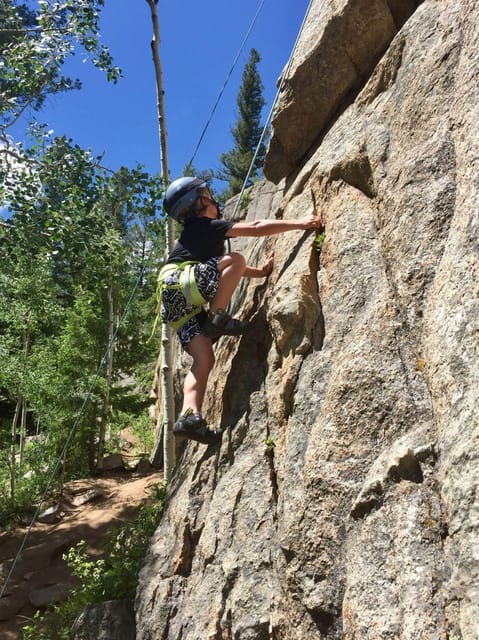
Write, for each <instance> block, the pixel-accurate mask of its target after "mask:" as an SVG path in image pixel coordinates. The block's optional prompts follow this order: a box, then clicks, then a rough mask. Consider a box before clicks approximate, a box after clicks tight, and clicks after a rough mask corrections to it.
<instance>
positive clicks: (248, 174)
mask: <svg viewBox="0 0 479 640" xmlns="http://www.w3.org/2000/svg"><path fill="white" fill-rule="evenodd" d="M312 4H313V0H310V2H309V5H308V8H307V9H306V13H305V14H304V18H303V22H302V23H301V26H300V28H299V31H298V35H297V37H296V40H295V42H294V45H293V49H292V51H291V55H290V57H289V60H288V64H287V65H286V68H285V71H284V73H283V74H282V76H281V82H280V85H279V87H278V91H277V92H276V96H275V99H274V100H273V104H272V105H271V109H270V110H269V114H268V117H267V118H266V123H265V125H264V127H263V131H262V132H261V136H260V139H259V141H258V144H257V146H256V150H255V152H254V156H253V159H252V160H251V164H250V166H249V169H248V173H247V174H246V178H245V179H244V182H243V186H242V188H241V191H240V194H239V196H238V198H237V200H236V203H235V207H234V209H233V213H232V214H231V220H234V219H235V217H236V214H237V212H238V209H239V207H240V206H241V201H242V198H243V194H244V192H245V189H246V185H247V184H248V180H249V177H250V175H251V172H252V170H253V167H254V164H255V162H256V158H257V157H258V153H259V150H260V147H261V144H262V142H263V139H264V137H265V135H266V131H267V129H268V126H269V123H270V120H271V118H272V116H273V112H274V109H275V108H276V103H277V102H278V100H279V95H280V93H281V91H282V90H283V87H284V85H285V82H286V79H287V77H288V74H289V71H290V69H291V65H292V64H293V58H294V53H295V51H296V47H297V46H298V41H299V38H300V37H301V33H302V31H303V28H304V25H305V23H306V20H307V18H308V15H309V12H310V10H311V6H312Z"/></svg>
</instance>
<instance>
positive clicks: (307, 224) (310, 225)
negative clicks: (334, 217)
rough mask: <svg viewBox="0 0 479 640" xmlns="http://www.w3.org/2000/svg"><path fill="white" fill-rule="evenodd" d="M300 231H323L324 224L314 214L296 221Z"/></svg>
mask: <svg viewBox="0 0 479 640" xmlns="http://www.w3.org/2000/svg"><path fill="white" fill-rule="evenodd" d="M298 223H299V225H300V229H323V228H324V224H323V221H322V220H321V218H320V217H319V216H318V215H316V212H314V213H313V214H312V215H310V216H308V217H306V218H301V219H300V220H298Z"/></svg>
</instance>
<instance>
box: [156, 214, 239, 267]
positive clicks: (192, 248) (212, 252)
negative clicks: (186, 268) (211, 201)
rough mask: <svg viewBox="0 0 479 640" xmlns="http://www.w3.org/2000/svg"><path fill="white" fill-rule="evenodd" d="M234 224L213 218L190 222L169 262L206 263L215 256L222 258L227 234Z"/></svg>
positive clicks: (196, 219)
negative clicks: (192, 261) (188, 261)
mask: <svg viewBox="0 0 479 640" xmlns="http://www.w3.org/2000/svg"><path fill="white" fill-rule="evenodd" d="M233 224H234V221H233V220H212V219H211V218H193V219H192V220H188V222H187V223H186V224H185V227H184V229H183V231H182V233H181V235H180V237H179V239H178V241H177V243H176V244H175V246H174V247H173V251H172V252H171V254H170V256H169V257H168V262H186V261H187V260H198V262H206V261H207V260H209V259H210V258H214V257H215V256H222V255H223V254H224V242H225V237H226V234H227V232H228V230H229V229H231V227H232V226H233Z"/></svg>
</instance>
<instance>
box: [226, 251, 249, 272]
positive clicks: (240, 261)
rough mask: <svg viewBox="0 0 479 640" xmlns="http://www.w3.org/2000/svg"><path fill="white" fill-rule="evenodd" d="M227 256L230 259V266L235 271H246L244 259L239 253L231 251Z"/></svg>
mask: <svg viewBox="0 0 479 640" xmlns="http://www.w3.org/2000/svg"><path fill="white" fill-rule="evenodd" d="M228 255H229V257H230V258H231V264H232V266H233V267H234V268H235V269H237V270H238V271H244V270H245V269H246V259H245V257H244V256H243V255H242V254H241V253H237V252H236V251H232V252H231V253H230V254H228Z"/></svg>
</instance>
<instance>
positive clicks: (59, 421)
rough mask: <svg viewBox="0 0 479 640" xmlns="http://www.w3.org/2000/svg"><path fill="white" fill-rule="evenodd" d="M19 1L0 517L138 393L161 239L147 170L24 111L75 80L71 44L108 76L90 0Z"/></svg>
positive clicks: (5, 259)
mask: <svg viewBox="0 0 479 640" xmlns="http://www.w3.org/2000/svg"><path fill="white" fill-rule="evenodd" d="M32 6H33V5H32V4H31V3H27V2H21V1H15V0H0V25H1V26H0V71H1V73H0V211H2V210H3V211H8V216H7V217H6V218H2V217H0V461H1V462H2V464H1V468H0V494H1V496H2V500H0V520H2V521H5V520H7V519H8V517H10V515H11V514H12V513H14V512H17V513H18V512H19V511H21V510H22V509H23V502H24V497H25V503H26V502H28V501H29V502H30V503H31V502H32V500H34V499H35V496H38V495H39V492H40V493H41V490H42V487H43V486H44V485H45V478H46V477H47V476H48V474H49V473H50V469H51V468H52V466H53V464H54V462H55V460H56V459H58V456H59V455H60V454H62V456H63V458H62V470H63V474H64V477H75V476H78V475H80V474H84V473H86V472H88V471H89V470H91V469H92V468H93V467H94V466H95V465H97V464H98V463H99V462H100V461H101V457H102V455H103V453H104V452H105V450H106V449H107V448H108V442H107V440H106V433H107V430H109V429H110V427H111V425H112V423H113V422H114V420H115V415H120V414H121V416H122V424H124V422H125V415H128V412H129V411H130V415H131V416H132V419H133V420H134V419H135V417H136V414H137V413H138V410H139V406H140V404H141V399H142V398H143V401H144V399H146V397H147V394H146V392H145V393H144V395H143V396H142V391H143V390H142V389H141V388H140V387H139V383H138V380H139V379H142V378H143V377H144V373H143V370H144V369H145V368H150V369H151V360H152V358H153V357H154V354H155V346H157V344H158V338H157V339H156V342H154V343H153V344H150V345H148V346H147V345H146V339H147V338H148V337H149V335H150V332H151V324H152V316H153V312H154V308H155V301H154V296H155V288H156V282H155V280H156V269H157V265H158V262H160V261H161V259H162V253H163V248H164V225H163V222H162V221H161V220H158V219H157V217H156V211H157V208H158V206H159V203H160V197H161V195H162V188H163V187H162V182H161V181H160V180H159V178H158V176H151V175H149V174H148V173H147V172H145V171H144V169H143V168H142V167H140V166H137V167H134V168H127V167H122V168H121V169H120V170H118V171H116V172H112V171H110V170H108V169H106V168H105V167H103V166H102V165H101V158H99V157H94V156H93V155H92V154H91V152H90V151H88V150H85V149H82V148H80V147H79V146H78V145H76V144H74V143H73V141H72V140H70V139H68V138H67V137H55V136H54V133H53V131H51V130H50V129H49V128H48V126H47V125H41V124H38V122H36V121H35V120H32V121H31V122H28V119H29V118H30V116H31V114H32V113H34V112H35V111H40V110H41V107H42V105H43V103H44V100H45V98H46V97H47V96H48V95H51V94H55V93H58V92H59V91H66V90H71V89H75V88H79V87H80V83H79V82H78V81H76V80H72V79H70V78H66V77H65V76H64V75H63V74H62V67H63V64H64V62H65V60H66V59H67V57H68V56H70V55H72V54H73V53H74V52H75V51H78V50H79V49H83V51H84V52H86V55H87V57H89V58H90V60H91V62H92V63H93V64H94V65H96V66H98V67H100V68H101V69H103V70H104V71H105V73H106V74H107V76H108V78H109V79H110V80H112V81H116V80H117V79H118V78H119V77H120V70H119V69H118V67H116V66H115V65H114V64H113V60H112V58H111V56H110V54H109V52H108V49H107V48H106V47H105V46H104V45H103V44H102V43H101V39H100V33H99V12H100V9H101V7H102V6H103V0H75V1H73V0H62V1H60V0H40V2H38V5H35V6H36V7H37V8H35V9H33V8H32ZM23 120H27V124H25V128H24V130H25V135H22V136H21V138H22V139H21V140H20V141H19V140H15V139H14V138H13V137H12V135H11V133H10V131H11V130H13V129H12V127H13V125H14V124H15V125H16V129H15V130H16V131H18V128H19V124H20V123H23ZM27 131H28V133H27ZM135 290H136V292H137V293H136V295H135V296H132V292H133V291H135ZM127 308H128V314H127V315H125V311H126V309H127ZM120 319H122V322H121V323H120ZM70 434H72V435H73V437H72V438H71V440H69V439H70ZM33 436H35V438H33ZM66 442H69V444H70V446H69V448H68V450H67V451H66V455H65V451H64V446H65V443H66ZM27 472H28V474H27Z"/></svg>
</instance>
